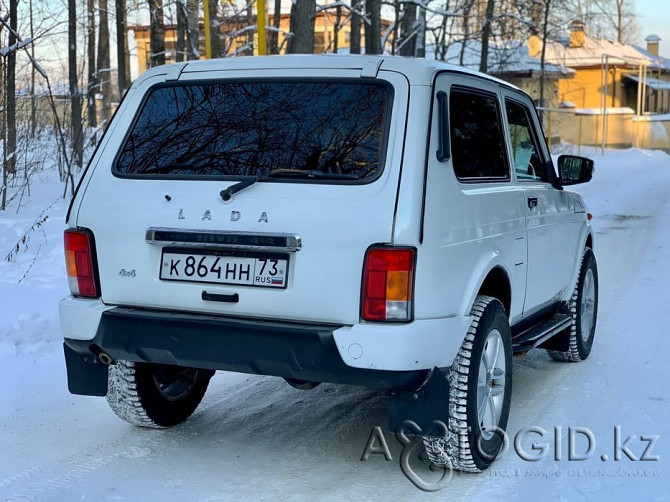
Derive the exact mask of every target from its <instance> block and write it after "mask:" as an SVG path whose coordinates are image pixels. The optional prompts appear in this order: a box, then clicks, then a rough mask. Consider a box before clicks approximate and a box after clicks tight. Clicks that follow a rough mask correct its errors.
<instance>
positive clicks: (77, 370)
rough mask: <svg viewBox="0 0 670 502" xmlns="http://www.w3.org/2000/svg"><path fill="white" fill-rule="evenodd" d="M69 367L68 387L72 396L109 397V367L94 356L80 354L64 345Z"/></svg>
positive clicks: (66, 361)
mask: <svg viewBox="0 0 670 502" xmlns="http://www.w3.org/2000/svg"><path fill="white" fill-rule="evenodd" d="M63 350H64V352H65V365H66V366H67V387H68V390H69V391H70V394H77V395H80V396H106V395H107V365H105V364H102V363H101V362H100V361H98V360H97V358H96V357H95V356H94V355H93V354H84V355H82V354H78V353H77V352H75V351H74V350H72V349H71V348H70V347H68V346H67V344H65V343H64V344H63Z"/></svg>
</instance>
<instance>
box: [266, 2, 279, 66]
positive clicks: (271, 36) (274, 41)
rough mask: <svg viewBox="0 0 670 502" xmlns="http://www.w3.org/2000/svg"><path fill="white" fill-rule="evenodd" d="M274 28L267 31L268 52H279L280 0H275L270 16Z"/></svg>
mask: <svg viewBox="0 0 670 502" xmlns="http://www.w3.org/2000/svg"><path fill="white" fill-rule="evenodd" d="M272 26H273V28H274V30H271V31H269V32H268V50H269V53H270V54H279V28H280V26H281V0H275V3H274V14H273V16H272Z"/></svg>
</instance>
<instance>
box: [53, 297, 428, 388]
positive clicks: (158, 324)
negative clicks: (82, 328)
mask: <svg viewBox="0 0 670 502" xmlns="http://www.w3.org/2000/svg"><path fill="white" fill-rule="evenodd" d="M338 328H339V326H332V325H310V324H298V323H279V322H270V321H258V320H254V321H250V320H238V319H232V318H223V317H217V316H205V315H193V314H184V313H176V312H160V311H153V310H143V309H133V308H125V307H116V308H114V309H111V310H107V311H105V312H104V313H103V314H102V318H101V320H100V325H99V327H98V331H97V333H96V335H95V338H94V339H93V340H88V341H82V340H72V339H66V340H65V343H66V344H67V346H68V347H70V348H71V349H73V351H75V352H77V353H79V354H81V355H85V354H87V355H88V354H98V353H100V351H101V350H102V351H103V352H105V353H107V354H109V355H110V356H111V357H112V358H114V359H119V360H127V361H135V362H148V363H158V364H171V365H178V366H188V367H194V368H204V369H211V370H226V371H234V372H239V373H250V374H257V375H271V376H278V377H284V378H294V379H298V380H307V381H313V382H330V383H340V384H349V385H363V386H367V387H375V388H380V389H413V388H416V387H417V386H419V385H420V384H421V383H422V382H423V381H424V380H425V378H426V375H427V373H428V371H427V370H419V371H377V370H369V369H361V368H353V367H350V366H347V365H346V364H345V363H344V361H343V360H342V358H341V357H340V354H339V352H338V350H337V347H336V345H335V340H334V337H333V331H335V330H336V329H338Z"/></svg>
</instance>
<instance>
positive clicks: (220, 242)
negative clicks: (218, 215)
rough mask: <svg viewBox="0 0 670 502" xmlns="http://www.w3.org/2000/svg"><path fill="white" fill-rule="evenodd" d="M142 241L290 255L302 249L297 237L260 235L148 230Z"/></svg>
mask: <svg viewBox="0 0 670 502" xmlns="http://www.w3.org/2000/svg"><path fill="white" fill-rule="evenodd" d="M145 239H146V241H147V243H149V244H161V245H164V246H190V247H193V246H197V247H200V248H219V249H221V248H225V249H254V250H263V251H290V252H292V253H295V252H297V251H300V249H301V248H302V239H301V238H300V236H299V235H297V234H271V233H263V232H234V231H226V230H195V229H184V228H166V227H149V228H147V231H146V234H145Z"/></svg>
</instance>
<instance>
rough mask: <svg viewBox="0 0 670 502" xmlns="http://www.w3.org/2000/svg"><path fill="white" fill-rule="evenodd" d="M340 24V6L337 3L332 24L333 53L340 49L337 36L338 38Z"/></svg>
mask: <svg viewBox="0 0 670 502" xmlns="http://www.w3.org/2000/svg"><path fill="white" fill-rule="evenodd" d="M341 26H342V7H341V6H339V5H338V6H337V7H336V8H335V24H334V25H333V54H337V51H339V50H340V44H339V38H340V27H341Z"/></svg>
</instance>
